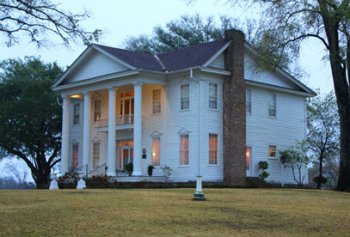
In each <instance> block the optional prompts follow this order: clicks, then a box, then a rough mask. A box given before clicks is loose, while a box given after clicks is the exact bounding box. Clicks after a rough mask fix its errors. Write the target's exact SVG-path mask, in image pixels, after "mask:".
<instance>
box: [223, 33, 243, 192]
mask: <svg viewBox="0 0 350 237" xmlns="http://www.w3.org/2000/svg"><path fill="white" fill-rule="evenodd" d="M225 39H226V40H231V44H230V46H229V47H228V48H227V49H226V51H225V69H226V70H228V71H231V72H232V74H231V76H227V77H225V80H224V93H223V125H224V126H223V130H224V131H223V134H224V135H223V148H224V151H223V155H224V184H225V185H228V186H244V185H245V183H246V164H245V147H246V108H245V93H246V88H245V82H244V34H243V32H242V31H239V30H234V29H232V30H227V31H225Z"/></svg>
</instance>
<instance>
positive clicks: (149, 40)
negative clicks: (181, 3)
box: [124, 14, 255, 54]
mask: <svg viewBox="0 0 350 237" xmlns="http://www.w3.org/2000/svg"><path fill="white" fill-rule="evenodd" d="M254 25H255V22H253V21H247V22H246V23H244V24H240V23H239V21H238V20H237V19H233V18H228V17H225V16H221V17H220V26H219V27H218V26H217V25H216V23H215V21H214V18H213V17H208V18H206V19H203V18H201V17H200V16H199V15H198V14H197V15H194V16H181V17H180V19H179V20H175V21H170V22H169V23H167V24H166V27H165V28H162V27H161V26H157V27H154V29H153V35H152V36H147V35H141V36H138V37H132V38H130V39H128V40H126V41H125V43H124V44H125V48H126V49H128V50H135V51H143V52H147V53H151V54H155V53H161V52H167V51H170V50H174V49H179V48H185V47H188V46H190V45H194V44H200V43H206V42H209V41H213V40H219V39H223V38H224V31H225V30H227V29H231V28H233V27H236V28H238V27H244V26H246V27H244V28H245V29H249V30H247V31H246V32H247V33H248V34H247V35H248V38H249V39H253V37H250V36H251V35H253V30H254V29H255V28H254Z"/></svg>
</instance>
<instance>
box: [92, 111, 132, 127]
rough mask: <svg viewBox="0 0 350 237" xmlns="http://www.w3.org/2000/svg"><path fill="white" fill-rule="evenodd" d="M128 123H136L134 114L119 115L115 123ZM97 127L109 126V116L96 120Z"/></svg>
mask: <svg viewBox="0 0 350 237" xmlns="http://www.w3.org/2000/svg"><path fill="white" fill-rule="evenodd" d="M128 124H134V115H133V114H128V115H117V116H116V117H115V125H128ZM95 127H97V128H103V127H108V118H104V119H99V120H97V121H96V122H95Z"/></svg>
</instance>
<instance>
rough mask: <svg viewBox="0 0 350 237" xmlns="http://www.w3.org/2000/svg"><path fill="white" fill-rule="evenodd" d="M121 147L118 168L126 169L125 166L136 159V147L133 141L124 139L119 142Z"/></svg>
mask: <svg viewBox="0 0 350 237" xmlns="http://www.w3.org/2000/svg"><path fill="white" fill-rule="evenodd" d="M118 148H119V159H118V166H117V167H118V169H119V170H125V167H126V165H127V164H129V163H133V161H134V159H133V158H134V147H133V141H122V142H119V143H118Z"/></svg>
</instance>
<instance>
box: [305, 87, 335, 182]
mask: <svg viewBox="0 0 350 237" xmlns="http://www.w3.org/2000/svg"><path fill="white" fill-rule="evenodd" d="M307 127H308V136H307V139H306V145H307V147H308V149H309V151H311V155H312V157H313V158H314V159H315V160H316V161H317V163H316V164H318V166H319V168H318V171H319V172H318V178H317V179H316V180H317V181H318V182H317V188H321V185H322V177H323V176H324V175H323V166H324V162H323V161H324V160H326V162H331V161H330V160H331V159H334V157H337V155H338V154H339V117H338V111H337V102H336V99H335V97H334V94H333V93H332V92H330V93H328V94H327V95H326V96H325V97H321V96H317V97H315V98H312V99H311V100H310V101H309V102H308V104H307Z"/></svg>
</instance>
